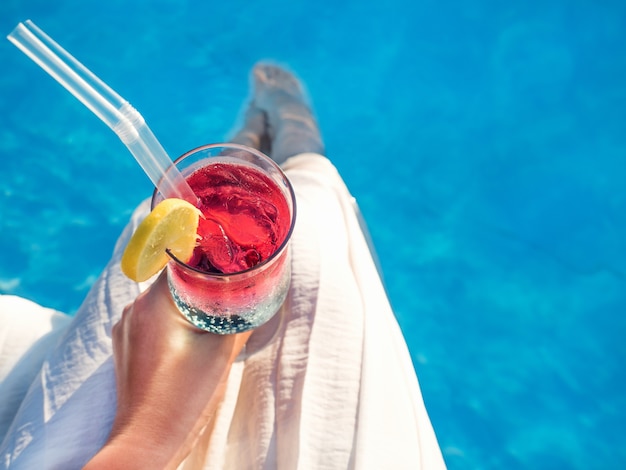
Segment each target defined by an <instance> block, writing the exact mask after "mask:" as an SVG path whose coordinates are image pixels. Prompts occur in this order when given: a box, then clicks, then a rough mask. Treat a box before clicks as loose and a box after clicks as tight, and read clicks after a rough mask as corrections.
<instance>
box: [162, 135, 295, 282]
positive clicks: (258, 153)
mask: <svg viewBox="0 0 626 470" xmlns="http://www.w3.org/2000/svg"><path fill="white" fill-rule="evenodd" d="M215 148H234V149H238V150H243V151H246V152H249V153H252V154H254V155H256V156H257V157H261V159H262V160H266V161H267V162H268V163H269V164H270V165H272V166H273V167H274V168H275V169H277V170H278V172H279V173H280V174H281V175H282V176H283V179H284V180H285V182H286V187H287V191H288V194H289V196H290V197H291V222H290V224H289V230H287V234H286V235H285V239H284V240H283V241H282V243H281V244H280V245H279V246H278V248H276V250H275V251H274V252H273V253H272V254H271V255H270V256H269V257H268V258H267V259H265V260H263V261H262V262H260V263H259V264H255V265H254V266H252V267H251V268H248V269H245V270H243V271H237V272H234V273H208V272H206V271H202V270H200V269H197V268H194V267H193V266H190V265H189V264H187V263H185V262H184V261H181V260H180V259H179V258H177V257H176V255H174V253H172V252H171V251H170V249H169V248H168V249H166V250H165V252H166V253H167V255H168V256H169V257H170V259H171V260H172V261H174V262H175V263H176V264H178V265H179V266H181V267H182V268H183V269H187V270H190V271H193V272H196V273H198V274H201V275H203V276H206V277H209V278H211V277H214V278H218V279H223V278H227V277H233V276H237V277H238V276H240V275H245V274H249V273H251V272H254V271H257V270H259V269H261V268H262V267H264V266H266V265H268V264H270V263H272V262H273V261H274V260H276V259H277V258H278V257H279V256H281V255H282V253H283V251H285V249H286V248H287V245H288V244H289V241H290V240H291V235H292V233H293V230H294V228H295V225H296V210H297V209H296V193H295V192H294V190H293V186H292V185H291V181H289V178H288V177H287V175H286V174H285V172H284V171H283V169H282V168H281V167H280V165H278V164H277V163H276V162H275V161H274V160H272V159H271V158H270V157H268V156H267V155H265V154H264V153H263V152H261V151H260V150H257V149H255V148H252V147H248V146H246V145H241V144H233V143H221V144H220V143H217V144H205V145H201V146H200V147H196V148H193V149H191V150H188V151H187V152H185V153H184V154H182V155H181V156H180V157H178V158H177V159H175V160H174V161H173V165H174V166H175V165H177V164H178V163H179V162H180V161H181V160H183V159H184V158H186V157H188V156H190V155H191V154H193V153H197V152H201V151H203V150H209V149H215ZM281 193H282V190H281ZM158 194H159V189H158V187H155V188H154V191H153V192H152V199H151V201H150V207H151V208H154V207H153V206H154V201H155V200H156V197H157V195H158Z"/></svg>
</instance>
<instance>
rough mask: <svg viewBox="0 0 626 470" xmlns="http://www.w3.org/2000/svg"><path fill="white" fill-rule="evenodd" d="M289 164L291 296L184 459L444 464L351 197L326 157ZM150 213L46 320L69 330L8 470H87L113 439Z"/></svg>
mask: <svg viewBox="0 0 626 470" xmlns="http://www.w3.org/2000/svg"><path fill="white" fill-rule="evenodd" d="M284 168H285V171H286V173H287V175H288V176H289V178H290V180H291V182H292V184H293V186H294V190H295V192H296V198H297V222H296V229H295V232H294V234H293V238H292V244H293V245H292V248H293V251H292V253H293V261H292V265H293V278H292V285H291V289H290V292H289V295H288V298H287V300H286V302H285V305H284V306H283V309H282V310H281V314H280V316H277V317H276V320H275V321H274V323H273V324H270V325H267V326H265V327H262V329H260V330H259V331H258V332H255V333H254V335H253V337H252V338H251V342H250V347H249V349H248V353H247V354H246V355H245V357H243V358H242V359H241V360H239V361H238V362H236V363H235V365H234V367H233V369H232V372H231V375H230V377H229V384H228V388H227V393H226V397H225V399H224V401H223V402H222V404H221V405H220V409H219V411H218V415H217V418H216V423H215V426H214V429H213V432H212V434H211V439H210V441H209V442H204V441H203V440H201V442H199V443H198V445H197V447H196V448H195V449H194V451H193V452H192V454H191V455H190V457H189V458H188V459H187V461H186V462H185V463H183V464H182V465H181V468H191V467H195V468H206V469H237V470H241V469H275V468H276V469H351V468H355V469H368V468H372V469H380V468H394V469H403V468H406V469H419V468H444V463H443V459H442V457H441V452H440V450H439V446H438V444H437V441H436V438H435V435H434V432H433V429H432V426H431V424H430V421H429V418H428V415H427V413H426V410H425V408H424V404H423V401H422V397H421V393H420V390H419V386H418V382H417V378H416V375H415V371H414V369H413V366H412V364H411V359H410V355H409V352H408V349H407V346H406V343H405V341H404V339H403V337H402V334H401V332H400V329H399V327H398V324H397V322H396V320H395V318H394V315H393V312H392V310H391V307H390V305H389V302H388V300H387V297H386V294H385V291H384V289H383V286H382V283H381V280H380V278H379V276H378V272H377V270H376V267H375V264H374V262H373V260H372V257H371V254H370V251H369V249H368V246H367V243H366V241H365V238H364V236H363V232H362V231H361V229H360V227H359V223H358V219H357V216H356V214H355V211H354V206H353V199H352V197H351V195H350V194H349V192H348V190H347V188H346V187H345V185H344V183H343V181H342V179H341V178H340V176H339V174H338V173H337V171H336V169H335V168H334V167H333V166H332V164H331V163H330V162H329V161H328V160H327V159H326V158H324V157H321V156H319V155H315V154H304V155H299V156H297V157H293V158H291V159H290V160H288V161H287V162H286V163H285V165H284ZM147 211H148V203H147V202H144V203H143V204H142V205H141V206H140V207H139V208H138V209H137V211H136V212H135V214H134V215H133V217H132V220H131V222H130V224H129V225H128V227H127V228H126V230H125V231H124V232H123V234H122V236H121V237H120V239H119V241H118V243H117V245H116V248H115V251H114V254H113V258H112V260H111V262H110V263H109V265H108V266H107V267H106V269H105V270H104V272H103V273H102V275H101V276H100V278H99V279H98V281H97V282H96V283H95V285H94V286H93V288H92V290H91V292H90V293H89V295H88V296H87V298H86V300H85V302H84V304H83V305H82V306H81V308H80V309H79V311H78V312H77V314H76V316H75V318H74V319H73V320H72V322H71V324H70V325H69V326H65V327H63V328H62V329H54V328H51V330H52V332H53V333H54V334H57V335H58V334H59V332H61V333H62V334H61V336H60V338H59V340H58V342H57V345H56V347H54V348H53V349H52V350H51V351H50V352H49V355H48V356H47V357H46V358H45V360H44V361H43V364H42V367H41V370H40V372H38V373H37V374H36V377H35V378H34V380H33V382H32V385H31V387H30V389H29V390H28V392H27V394H26V396H25V397H24V399H23V401H22V404H21V407H20V408H19V410H18V411H17V413H16V414H15V418H14V420H13V422H12V424H11V427H10V429H9V431H8V432H7V434H6V436H5V438H4V441H3V442H2V445H1V446H0V459H1V460H0V461H1V462H2V464H1V465H4V468H7V469H9V468H11V469H22V468H23V469H30V468H62V469H72V468H80V467H81V466H82V465H83V464H84V463H85V462H86V461H87V460H88V459H89V458H90V457H91V456H92V455H93V454H94V453H95V452H96V451H97V450H98V449H99V448H100V446H101V445H102V444H103V443H104V441H105V440H106V437H107V435H108V433H109V431H110V427H111V423H112V420H113V416H114V412H115V382H114V372H113V363H112V360H111V339H110V332H111V326H112V325H113V324H114V323H115V322H116V321H117V320H118V318H119V316H120V315H121V312H122V309H123V308H124V306H125V305H126V304H127V303H129V302H131V301H132V300H133V299H134V298H135V297H136V296H137V294H138V293H139V292H140V291H141V290H142V289H143V288H145V287H146V285H137V284H134V283H132V282H130V281H129V280H128V279H126V278H125V277H124V276H123V275H122V274H121V272H120V270H119V259H120V256H121V253H122V251H123V248H124V246H125V245H126V242H127V241H128V238H129V236H130V235H131V233H132V232H133V230H134V229H135V227H136V226H137V224H138V222H139V221H140V220H141V219H142V218H143V217H145V215H146V213H147ZM3 305H4V304H3V300H2V297H0V310H2V309H3V307H2V306H3ZM12 314H13V315H19V314H20V312H18V311H14V312H12ZM416 314H417V313H416ZM0 318H1V317H0ZM276 329H277V334H275V335H274V336H273V337H272V338H271V339H270V340H269V342H268V341H265V343H267V344H266V345H265V347H263V348H260V349H259V348H258V347H257V346H255V341H256V342H259V341H260V339H259V338H261V337H262V336H263V335H264V334H266V333H267V332H269V331H275V330H276ZM0 331H2V330H0ZM261 343H263V342H262V341H261ZM0 351H2V349H0ZM0 357H1V356H0ZM37 361H39V363H41V359H37V360H35V361H34V363H35V364H36V363H37ZM13 362H15V361H13ZM0 371H2V368H1V364H0ZM7 381H8V382H10V381H11V379H10V376H9V378H7V379H6V380H5V382H7ZM4 385H5V384H4V382H3V386H4ZM18 388H19V387H18ZM1 392H2V388H0V393H1ZM2 400H4V396H3V395H0V401H2ZM181 406H184V404H181ZM1 412H2V408H1V407H0V418H2V416H3V415H2V414H1ZM12 414H14V413H10V412H7V413H6V415H12ZM1 426H2V423H0V431H1V430H2V429H3V428H2V427H1ZM1 437H2V436H1V435H0V438H1Z"/></svg>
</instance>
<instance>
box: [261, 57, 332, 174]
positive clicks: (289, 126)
mask: <svg viewBox="0 0 626 470" xmlns="http://www.w3.org/2000/svg"><path fill="white" fill-rule="evenodd" d="M253 77H254V99H253V107H256V108H257V109H260V110H262V111H263V112H264V113H265V116H266V118H267V128H266V129H267V133H268V134H269V137H270V139H271V149H270V156H271V157H272V159H273V160H274V161H275V162H276V163H278V164H281V163H283V162H284V161H285V160H286V159H287V158H289V157H292V156H294V155H297V154H299V153H304V152H314V153H323V152H324V145H323V143H322V138H321V136H320V132H319V129H318V127H317V123H316V121H315V118H314V116H313V113H312V111H311V109H310V108H309V106H307V104H306V100H305V97H304V92H303V90H302V87H301V85H300V83H299V82H298V79H297V78H296V77H294V76H293V75H292V74H291V73H290V72H288V71H286V70H284V69H282V68H279V67H277V66H274V65H268V64H257V65H256V66H255V67H254V70H253Z"/></svg>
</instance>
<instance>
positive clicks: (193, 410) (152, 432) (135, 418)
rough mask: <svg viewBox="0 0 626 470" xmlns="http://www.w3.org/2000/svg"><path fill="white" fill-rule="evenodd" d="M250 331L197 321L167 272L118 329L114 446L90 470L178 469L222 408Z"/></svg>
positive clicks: (139, 299) (126, 312)
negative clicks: (215, 330) (231, 331)
mask: <svg viewBox="0 0 626 470" xmlns="http://www.w3.org/2000/svg"><path fill="white" fill-rule="evenodd" d="M249 335H250V332H248V333H243V334H239V335H225V336H220V335H214V334H211V333H207V332H204V331H202V330H199V329H197V328H195V327H194V326H192V325H191V324H190V323H189V322H187V320H185V319H184V318H183V316H182V315H181V314H180V312H179V311H178V309H177V307H176V305H175V304H174V302H173V300H172V298H171V295H170V293H169V289H168V286H167V277H166V274H165V272H164V273H162V274H161V275H160V276H159V278H158V279H157V280H156V281H155V283H154V284H153V285H152V286H151V287H150V288H149V289H148V290H146V292H144V293H143V294H141V295H140V296H139V297H137V299H136V300H135V301H134V302H133V303H132V304H130V305H128V306H127V307H126V308H125V309H124V313H123V315H122V318H121V320H120V321H119V322H118V323H117V324H116V325H115V326H114V327H113V334H112V336H113V357H114V361H115V374H116V380H117V411H116V415H115V420H114V423H113V428H112V431H111V435H110V437H109V440H108V441H107V444H106V445H105V446H104V447H103V449H102V450H101V452H99V453H98V454H97V455H96V457H95V458H94V459H93V460H92V461H91V462H90V463H89V464H88V466H87V467H86V468H133V466H134V465H136V466H137V468H145V465H146V464H147V463H149V467H150V468H176V466H177V465H178V464H179V463H180V462H181V461H182V460H183V459H184V458H185V456H186V455H187V454H188V453H189V451H190V450H191V448H192V447H193V444H194V442H195V441H196V440H197V438H198V437H199V435H200V434H201V432H202V429H203V428H204V427H205V426H206V425H207V424H208V423H209V422H210V420H211V418H212V416H213V414H214V413H215V410H216V408H217V405H218V404H219V401H220V399H221V398H222V396H223V394H224V392H225V386H226V380H227V377H228V372H229V371H230V367H231V365H232V363H233V361H234V360H235V358H236V357H237V355H238V354H239V352H240V351H241V349H242V348H243V346H244V344H245V342H246V340H247V339H248V337H249ZM146 459H147V460H146ZM111 465H113V466H111Z"/></svg>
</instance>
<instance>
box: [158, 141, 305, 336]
mask: <svg viewBox="0 0 626 470" xmlns="http://www.w3.org/2000/svg"><path fill="white" fill-rule="evenodd" d="M176 166H177V168H178V169H179V170H180V171H181V172H182V173H183V175H184V176H185V178H186V179H187V182H188V183H189V185H190V186H191V188H192V189H193V191H194V193H195V194H196V195H197V196H198V207H199V208H200V210H201V211H202V213H203V217H202V218H201V219H200V223H199V226H198V243H197V246H196V248H195V250H194V254H193V256H192V257H191V259H190V260H188V261H187V262H186V263H185V262H183V261H181V260H179V259H176V258H175V257H174V256H172V255H170V256H171V258H172V260H171V261H170V262H169V263H168V280H169V286H170V291H171V293H172V297H173V298H174V301H175V303H176V305H177V306H178V308H179V310H180V311H181V312H182V314H183V315H184V316H185V317H186V318H187V319H188V320H189V321H190V322H191V323H192V324H194V325H195V326H197V327H199V328H201V329H203V330H207V331H211V332H213V333H218V334H230V333H239V332H243V331H247V330H250V329H252V328H256V327H257V326H259V325H262V324H263V323H265V322H266V321H267V320H269V319H270V318H271V317H272V316H273V315H274V314H275V313H276V312H277V311H278V309H279V308H280V306H281V304H282V303H283V301H284V300H285V297H286V295H287V291H288V289H289V283H290V280H291V264H290V252H289V243H288V242H289V237H290V236H291V232H292V230H293V226H294V222H295V198H294V194H293V190H292V188H291V185H290V184H289V181H288V180H287V177H286V176H285V175H284V173H283V172H282V171H281V170H280V168H279V167H278V166H277V165H276V164H275V163H274V162H273V161H272V160H270V159H269V158H268V157H266V156H265V155H263V154H262V153H261V152H258V151H256V150H254V149H250V148H247V147H243V146H240V145H234V144H220V145H208V146H204V147H200V148H198V149H195V150H192V151H191V152H188V153H186V154H185V155H183V156H182V157H181V158H179V159H178V160H177V161H176ZM160 200H161V197H160V195H159V194H158V193H157V192H155V195H154V197H153V201H152V205H153V207H154V206H155V205H156V204H157V203H158V202H159V201H160Z"/></svg>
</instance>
